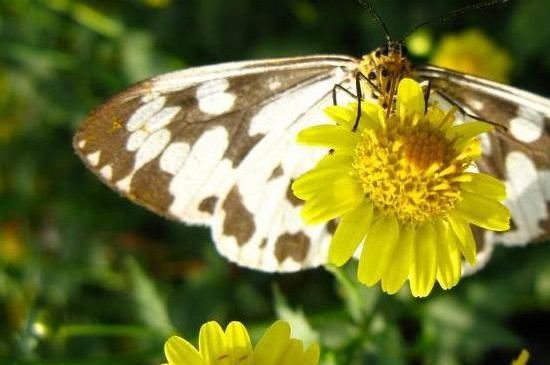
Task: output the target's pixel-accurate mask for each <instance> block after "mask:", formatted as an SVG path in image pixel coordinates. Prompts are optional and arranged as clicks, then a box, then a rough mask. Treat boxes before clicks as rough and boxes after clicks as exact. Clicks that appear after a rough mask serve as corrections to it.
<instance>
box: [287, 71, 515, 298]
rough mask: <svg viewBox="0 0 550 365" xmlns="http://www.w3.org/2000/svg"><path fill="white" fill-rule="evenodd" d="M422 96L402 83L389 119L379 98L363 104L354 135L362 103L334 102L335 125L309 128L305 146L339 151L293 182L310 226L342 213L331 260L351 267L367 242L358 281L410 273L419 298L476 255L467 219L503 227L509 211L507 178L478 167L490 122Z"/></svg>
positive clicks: (385, 284)
mask: <svg viewBox="0 0 550 365" xmlns="http://www.w3.org/2000/svg"><path fill="white" fill-rule="evenodd" d="M424 104H425V102H424V94H423V92H422V89H421V87H420V85H419V84H418V83H417V82H416V81H414V80H412V79H403V80H402V81H401V82H400V84H399V87H398V93H397V111H396V113H394V114H392V115H391V116H389V117H386V115H385V114H386V113H385V111H384V110H383V109H382V108H381V107H380V106H379V105H377V104H374V103H369V102H363V103H362V104H361V107H362V117H361V120H360V122H359V125H358V126H357V129H356V131H353V125H354V123H355V116H356V108H357V104H355V103H350V105H348V107H341V106H332V107H329V108H327V109H326V113H327V114H328V115H329V116H330V117H331V118H332V119H333V120H334V121H336V125H329V124H327V125H319V126H313V127H310V128H307V129H305V130H302V131H301V132H300V133H299V134H298V138H297V139H298V142H299V143H301V144H304V145H311V146H322V147H327V148H330V149H331V150H332V152H331V153H329V154H328V155H327V156H325V157H324V158H323V159H322V160H321V161H320V162H319V163H318V165H317V166H316V167H315V168H314V169H312V170H310V171H308V172H307V173H305V174H304V175H302V176H300V177H299V178H298V179H297V180H296V181H295V182H294V183H293V185H292V189H293V192H294V194H295V195H296V196H297V197H298V198H300V199H302V200H305V204H304V206H303V208H302V211H301V216H302V218H303V219H304V221H305V222H306V223H308V224H317V223H322V222H326V221H329V220H331V219H335V218H340V222H339V224H338V227H337V229H336V232H335V233H334V236H333V238H332V242H331V245H330V249H329V261H330V262H331V263H333V264H335V265H337V266H340V265H343V264H344V263H346V262H347V261H348V260H349V259H350V257H351V256H352V255H353V254H354V252H355V251H356V250H357V248H358V247H359V245H360V244H361V243H362V242H363V241H364V244H363V248H362V252H361V256H360V259H359V269H358V278H359V281H361V282H362V283H363V284H365V285H368V286H371V285H374V284H376V283H377V282H378V281H381V282H382V289H383V290H384V291H385V292H387V293H390V294H392V293H395V292H397V291H398V290H399V289H400V288H401V287H402V286H403V284H404V283H405V281H406V280H407V279H409V281H410V287H411V291H412V293H413V295H414V296H419V297H422V296H426V295H428V294H429V293H430V291H431V290H432V287H433V285H434V283H435V280H436V279H437V281H438V282H439V284H440V285H441V287H442V288H444V289H449V288H451V287H453V286H454V285H456V284H457V282H458V280H459V279H460V274H461V260H460V259H461V255H463V256H464V257H465V258H466V260H467V261H468V262H469V263H470V265H474V264H475V261H476V244H475V241H474V237H473V235H472V231H471V230H470V225H469V224H470V223H472V224H475V225H477V226H479V227H482V228H485V229H489V230H495V231H504V230H507V229H509V219H510V213H509V211H508V209H507V208H506V207H505V206H504V205H502V204H501V203H500V202H501V201H503V200H504V199H505V196H506V194H505V188H504V185H503V184H502V182H500V181H499V180H497V179H495V178H493V177H492V176H489V175H486V174H482V173H476V172H473V170H472V165H473V161H474V160H475V159H477V158H479V156H480V155H481V146H480V142H479V140H478V138H477V136H478V135H479V134H481V133H484V132H487V131H490V130H491V129H492V126H491V125H489V124H487V123H484V122H479V121H475V122H473V121H472V122H467V123H463V124H459V125H454V115H455V113H456V108H451V109H450V110H449V111H447V112H443V111H442V110H441V109H440V108H438V107H437V106H436V105H431V106H429V107H428V108H427V111H426V110H425V105H424Z"/></svg>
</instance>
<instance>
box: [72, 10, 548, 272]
mask: <svg viewBox="0 0 550 365" xmlns="http://www.w3.org/2000/svg"><path fill="white" fill-rule="evenodd" d="M501 1H506V0H501ZM459 10H460V9H459ZM384 28H385V26H384ZM403 77H413V78H415V79H417V80H419V81H423V82H427V83H428V85H429V88H430V90H432V93H433V94H436V95H437V96H438V97H439V98H440V99H441V100H443V101H449V102H451V103H452V104H454V105H456V106H458V107H459V108H460V110H462V111H463V112H464V113H465V114H469V115H472V116H475V117H477V118H480V119H484V120H490V121H492V122H493V123H495V124H497V125H500V126H502V127H503V128H497V129H496V130H495V132H494V133H492V134H490V135H488V136H486V137H485V138H484V139H483V140H482V142H483V144H484V149H483V150H484V155H483V157H482V160H481V162H480V163H479V164H478V167H479V169H480V170H481V171H483V172H487V173H490V174H493V175H495V176H497V177H499V178H501V179H502V180H504V181H505V182H506V186H507V191H508V200H507V202H506V204H507V206H508V207H509V208H510V210H511V212H512V217H513V219H512V229H511V230H510V231H509V232H506V233H492V232H479V235H480V236H478V237H477V238H478V239H477V241H478V242H482V244H481V245H482V246H483V247H481V246H480V252H481V255H480V257H479V259H480V261H486V260H487V259H488V257H489V255H490V252H491V249H492V247H493V244H494V243H495V242H500V243H504V244H510V245H512V244H526V243H528V242H533V241H537V240H543V239H545V238H547V237H548V236H549V234H550V216H549V208H550V205H549V204H550V152H549V151H550V134H549V128H550V100H549V99H546V98H543V97H540V96H537V95H534V94H532V93H528V92H526V91H523V90H519V89H517V88H514V87H511V86H506V85H503V84H499V83H495V82H492V81H489V80H485V79H482V78H479V77H474V76H471V75H465V74H462V73H459V72H454V71H451V70H447V69H443V68H439V67H435V66H424V67H413V66H412V65H411V63H410V61H409V60H408V59H407V54H406V47H405V46H403V44H402V43H401V42H395V41H391V40H390V38H389V36H388V42H387V44H385V45H383V46H382V47H380V48H377V49H375V50H374V51H372V52H370V53H368V54H366V55H364V56H363V57H361V58H355V57H350V56H345V55H313V56H303V57H292V58H278V59H266V60H256V61H242V62H229V63H222V64H218V65H213V66H203V67H194V68H189V69H185V70H181V71H176V72H172V73H167V74H164V75H160V76H156V77H153V78H150V79H148V80H145V81H142V82H139V83H137V84H135V85H133V86H131V87H129V88H128V89H126V90H124V91H122V92H120V93H118V94H116V95H114V96H113V97H112V98H110V99H109V100H107V101H106V102H105V103H103V104H101V105H100V106H98V107H97V108H96V109H95V110H93V111H92V112H91V113H90V114H89V115H88V117H87V118H86V119H85V121H84V123H83V124H82V125H81V126H80V128H79V130H78V131H77V133H76V135H75V137H74V148H75V150H76V152H77V154H78V155H79V156H80V158H81V159H82V160H83V162H84V163H85V164H86V166H87V167H88V168H89V169H90V170H91V171H92V172H94V173H95V174H96V175H97V176H98V177H99V178H100V179H101V180H102V181H103V182H104V183H105V184H107V185H108V186H109V187H111V188H112V189H114V190H115V191H117V192H119V193H120V194H122V195H123V196H125V197H127V198H129V199H130V200H131V201H133V202H135V203H137V204H139V205H142V206H144V207H146V208H148V209H149V210H151V211H153V212H155V213H157V214H160V215H163V216H165V217H168V218H171V219H175V220H178V221H183V222H186V223H188V224H197V225H207V226H210V227H211V229H212V238H213V241H214V243H215V244H216V248H217V249H218V251H219V252H220V253H221V254H222V255H223V256H225V257H227V258H228V259H229V260H230V261H232V262H235V263H237V264H239V265H241V266H245V267H249V268H254V269H260V270H264V271H271V272H273V271H281V272H285V271H286V272H288V271H296V270H300V269H303V268H308V267H315V266H318V265H322V264H324V263H326V260H327V251H328V245H329V243H330V240H331V236H332V233H333V232H334V229H335V223H334V222H330V223H329V224H326V225H318V226H306V225H304V224H303V222H302V220H301V218H300V216H299V211H300V208H301V206H302V201H300V200H299V199H297V198H296V197H294V196H293V194H292V192H291V190H290V185H291V183H292V181H293V180H294V179H295V178H297V177H298V176H300V175H301V174H303V173H304V172H306V171H308V170H309V169H311V168H312V167H313V166H314V165H315V164H316V162H317V161H318V160H319V159H320V158H321V157H322V156H323V155H324V154H326V151H324V150H322V149H319V150H314V149H312V148H311V147H302V146H299V145H297V144H296V143H295V136H296V134H297V132H298V131H300V130H302V129H304V128H306V127H308V126H311V125H314V124H319V122H320V121H322V120H326V117H325V116H323V113H322V109H323V108H324V107H326V106H329V105H331V104H333V103H336V102H337V101H336V95H337V92H336V91H337V90H344V91H347V93H348V94H353V93H351V92H350V91H349V90H355V91H356V94H355V96H354V97H357V98H359V99H361V98H364V97H373V98H375V99H377V100H378V101H379V103H380V104H381V105H382V106H384V107H385V108H386V110H388V112H389V111H391V108H392V103H393V100H394V96H395V93H396V90H397V84H398V82H399V80H400V79H401V78H403ZM363 90H368V91H370V95H366V94H365V95H363ZM359 112H360V111H359ZM357 118H359V113H358V116H357Z"/></svg>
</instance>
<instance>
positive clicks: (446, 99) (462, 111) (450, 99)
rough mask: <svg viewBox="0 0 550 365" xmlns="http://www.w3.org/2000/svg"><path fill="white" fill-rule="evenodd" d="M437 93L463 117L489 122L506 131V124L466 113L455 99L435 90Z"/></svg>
mask: <svg viewBox="0 0 550 365" xmlns="http://www.w3.org/2000/svg"><path fill="white" fill-rule="evenodd" d="M437 94H438V95H439V96H441V97H442V98H443V99H444V100H445V101H446V102H448V103H449V104H451V105H452V106H454V107H456V108H457V109H458V111H459V112H460V113H461V114H462V115H463V116H465V117H468V118H470V119H475V120H479V121H481V122H485V123H489V124H492V125H494V126H495V127H498V128H502V129H503V130H504V131H507V130H508V128H507V127H506V126H503V125H501V124H498V123H495V122H492V121H490V120H485V119H482V118H480V117H478V116H477V115H475V114H471V113H468V111H467V110H466V109H465V108H464V107H463V106H462V105H461V104H460V103H458V102H457V101H456V100H453V99H452V98H450V97H449V96H447V95H446V94H445V93H444V92H442V91H440V90H438V91H437Z"/></svg>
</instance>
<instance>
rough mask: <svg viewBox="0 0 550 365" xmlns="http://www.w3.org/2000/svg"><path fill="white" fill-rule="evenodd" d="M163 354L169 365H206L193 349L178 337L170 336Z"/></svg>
mask: <svg viewBox="0 0 550 365" xmlns="http://www.w3.org/2000/svg"><path fill="white" fill-rule="evenodd" d="M164 353H165V354H166V358H167V359H168V363H169V364H170V365H187V364H193V365H195V364H196V365H206V363H205V362H204V360H203V359H202V357H201V355H200V353H199V352H198V351H197V350H196V349H195V347H194V346H193V345H191V344H190V343H189V342H187V341H186V340H184V339H183V338H181V337H178V336H172V337H170V338H169V339H168V340H167V341H166V343H165V344H164Z"/></svg>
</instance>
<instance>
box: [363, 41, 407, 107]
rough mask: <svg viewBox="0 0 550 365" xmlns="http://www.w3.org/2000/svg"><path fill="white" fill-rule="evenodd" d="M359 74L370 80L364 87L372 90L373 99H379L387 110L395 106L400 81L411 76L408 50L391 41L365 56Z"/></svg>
mask: <svg viewBox="0 0 550 365" xmlns="http://www.w3.org/2000/svg"><path fill="white" fill-rule="evenodd" d="M359 72H360V73H362V74H363V76H365V78H367V79H368V81H366V82H364V84H367V85H363V86H366V87H367V88H370V90H371V91H372V97H373V98H376V99H378V102H379V103H380V105H381V106H382V107H383V108H387V107H388V106H389V105H393V104H394V101H395V100H394V99H395V95H396V94H397V85H398V84H399V80H401V79H402V78H403V77H408V76H409V75H410V74H411V63H410V61H409V60H408V59H407V48H406V47H405V46H404V45H403V44H401V43H400V42H395V41H389V42H388V44H386V45H384V46H382V47H379V48H377V49H375V50H374V51H372V52H371V53H368V54H366V55H364V56H363V58H362V59H361V61H360V63H359ZM388 110H390V109H388Z"/></svg>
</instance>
